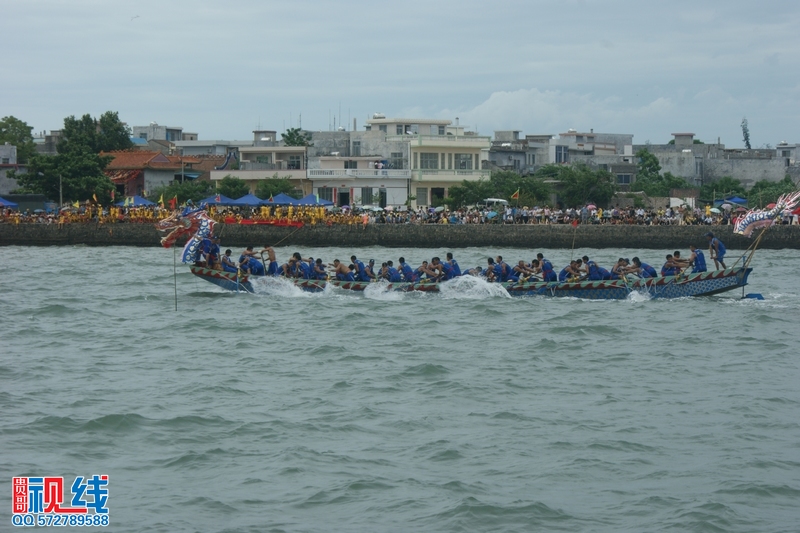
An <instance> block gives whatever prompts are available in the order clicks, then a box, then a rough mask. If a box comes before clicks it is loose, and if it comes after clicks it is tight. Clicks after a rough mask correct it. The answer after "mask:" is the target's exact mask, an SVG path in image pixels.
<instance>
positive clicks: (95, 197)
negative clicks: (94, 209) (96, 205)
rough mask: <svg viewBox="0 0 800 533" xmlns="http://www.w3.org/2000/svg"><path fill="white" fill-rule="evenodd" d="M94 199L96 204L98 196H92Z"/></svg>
mask: <svg viewBox="0 0 800 533" xmlns="http://www.w3.org/2000/svg"><path fill="white" fill-rule="evenodd" d="M92 198H94V201H95V202H96V201H97V195H96V194H93V195H92Z"/></svg>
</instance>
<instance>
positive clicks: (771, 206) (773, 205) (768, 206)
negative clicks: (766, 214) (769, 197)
mask: <svg viewBox="0 0 800 533" xmlns="http://www.w3.org/2000/svg"><path fill="white" fill-rule="evenodd" d="M773 207H775V204H767V209H772V208H773Z"/></svg>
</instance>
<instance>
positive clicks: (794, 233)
mask: <svg viewBox="0 0 800 533" xmlns="http://www.w3.org/2000/svg"><path fill="white" fill-rule="evenodd" d="M709 230H711V231H713V232H714V233H715V234H716V235H717V236H719V237H720V238H721V239H722V241H723V242H724V243H725V245H726V246H727V247H728V248H730V249H733V250H743V249H745V248H747V247H748V246H749V245H750V244H751V243H752V242H753V241H752V239H748V238H745V237H742V236H739V235H734V234H733V228H732V226H612V225H603V226H592V225H586V226H578V227H577V228H573V227H572V226H570V225H501V224H496V225H495V224H490V225H466V226H464V225H458V226H449V225H412V224H402V225H401V224H397V225H395V224H373V225H369V226H367V227H366V228H362V227H361V226H360V225H359V226H356V225H353V226H305V227H303V228H299V229H298V228H287V227H272V226H249V225H238V224H218V225H217V226H216V233H217V234H218V235H220V236H221V238H222V247H223V249H224V248H226V247H231V248H241V247H245V246H251V245H252V246H254V247H261V246H264V245H272V244H276V243H280V245H281V246H341V247H345V248H347V247H363V246H389V247H398V248H399V247H404V248H415V247H419V248H466V247H471V246H479V247H498V248H499V247H502V248H528V249H536V248H549V249H554V248H555V249H557V248H572V247H573V241H574V247H575V248H576V249H579V248H640V249H654V250H673V249H680V250H684V249H686V248H687V247H688V246H689V244H694V245H695V246H698V247H701V248H706V247H707V240H706V238H705V237H704V236H703V235H704V234H705V233H706V232H707V231H709ZM160 238H161V234H160V233H159V232H158V231H156V229H155V228H154V227H153V226H151V225H149V224H108V225H103V224H100V225H96V224H69V225H67V226H65V227H64V228H61V229H59V228H58V227H57V226H56V225H45V224H19V225H13V224H0V246H12V245H15V246H68V245H76V244H82V245H87V246H160ZM760 248H766V249H783V248H789V249H800V226H775V227H773V228H770V229H769V231H767V233H766V235H765V236H764V238H763V239H762V241H761V244H760Z"/></svg>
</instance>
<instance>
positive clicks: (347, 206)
mask: <svg viewBox="0 0 800 533" xmlns="http://www.w3.org/2000/svg"><path fill="white" fill-rule="evenodd" d="M341 208H342V209H350V206H349V205H343V206H342V207H341Z"/></svg>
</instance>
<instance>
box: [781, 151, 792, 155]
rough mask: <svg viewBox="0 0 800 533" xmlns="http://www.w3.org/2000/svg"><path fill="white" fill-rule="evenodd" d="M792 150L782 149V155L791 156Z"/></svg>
mask: <svg viewBox="0 0 800 533" xmlns="http://www.w3.org/2000/svg"><path fill="white" fill-rule="evenodd" d="M791 156H792V152H791V151H790V150H781V157H791Z"/></svg>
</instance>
